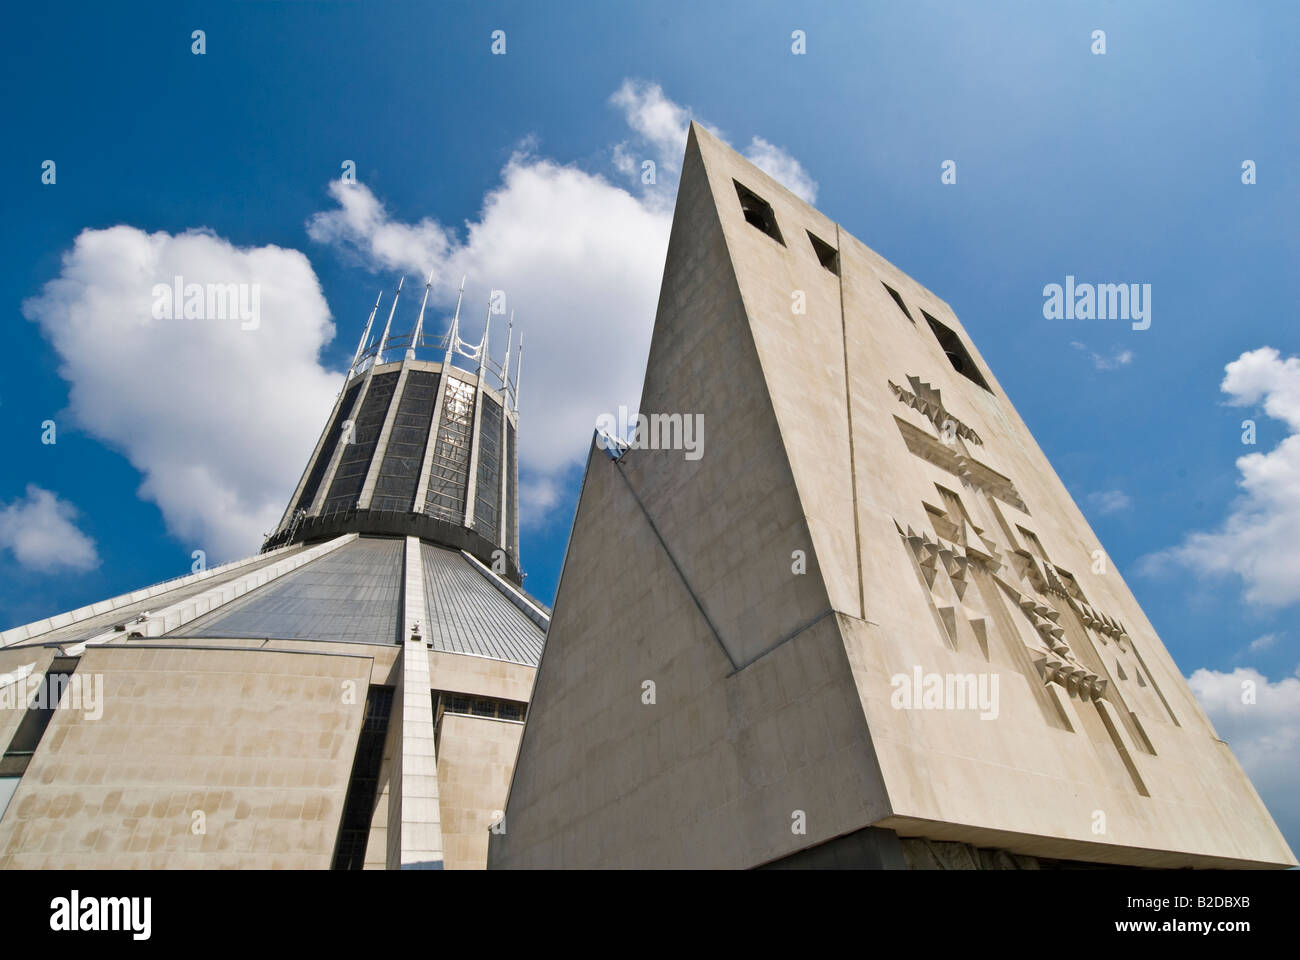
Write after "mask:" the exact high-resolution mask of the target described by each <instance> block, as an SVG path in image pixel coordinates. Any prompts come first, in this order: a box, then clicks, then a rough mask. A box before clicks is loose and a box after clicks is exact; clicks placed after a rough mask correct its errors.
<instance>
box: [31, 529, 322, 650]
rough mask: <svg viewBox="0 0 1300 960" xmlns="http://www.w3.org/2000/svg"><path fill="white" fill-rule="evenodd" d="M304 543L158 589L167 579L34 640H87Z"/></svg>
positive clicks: (288, 554)
mask: <svg viewBox="0 0 1300 960" xmlns="http://www.w3.org/2000/svg"><path fill="white" fill-rule="evenodd" d="M303 549H304V548H303V545H302V544H295V545H294V546H293V547H290V548H289V549H287V550H277V551H275V553H272V554H267V555H266V556H259V557H257V558H255V559H249V560H247V561H245V562H242V563H231V564H226V565H224V566H223V567H217V568H213V569H212V571H211V573H210V574H209V575H208V576H204V577H201V578H194V577H190V576H186V577H178V578H177V585H176V587H175V588H174V589H171V590H167V589H159V588H163V587H165V586H166V582H164V583H161V584H156V585H154V586H153V587H150V588H147V589H149V590H157V591H158V592H156V593H154V594H153V595H152V596H149V597H145V598H143V599H140V600H137V601H134V602H132V603H127V604H123V605H122V606H119V607H116V608H114V609H111V610H106V611H105V612H104V613H100V614H95V615H94V616H90V617H86V618H85V619H82V620H78V621H76V622H74V623H70V624H68V625H67V626H63V627H57V628H55V629H53V630H46V631H44V632H41V633H34V634H33V635H32V637H31V640H32V642H34V643H60V644H63V643H76V642H78V641H80V640H87V639H89V638H91V637H93V636H96V635H98V634H101V633H104V632H106V631H108V630H112V629H113V628H114V627H115V626H117V625H118V624H123V623H130V622H131V621H133V620H135V619H137V618H138V617H139V616H140V615H141V614H142V613H144V612H146V611H149V610H161V609H162V608H163V607H167V606H171V605H172V604H174V603H177V602H179V601H181V600H185V599H187V598H189V597H193V596H197V595H198V594H200V593H203V592H204V591H207V590H211V589H212V588H213V587H217V586H220V585H221V584H223V583H226V582H228V581H230V580H234V579H235V578H237V577H242V576H244V575H246V574H249V573H252V572H253V571H255V570H258V569H260V568H261V567H265V566H268V565H270V564H272V563H276V562H278V561H280V560H284V559H285V558H287V557H291V556H293V555H294V554H296V553H300V552H301V551H302V550H303Z"/></svg>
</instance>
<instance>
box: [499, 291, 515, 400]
mask: <svg viewBox="0 0 1300 960" xmlns="http://www.w3.org/2000/svg"><path fill="white" fill-rule="evenodd" d="M514 336H515V312H514V311H513V310H511V311H510V325H509V326H508V327H506V362H505V363H503V364H502V365H501V396H502V397H503V398H504V397H505V395H506V382H507V381H508V380H509V379H510V343H511V341H512V340H514Z"/></svg>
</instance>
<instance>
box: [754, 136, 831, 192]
mask: <svg viewBox="0 0 1300 960" xmlns="http://www.w3.org/2000/svg"><path fill="white" fill-rule="evenodd" d="M744 154H745V156H746V157H747V158H748V159H749V162H750V163H752V164H753V165H754V166H756V167H758V169H760V170H762V171H763V172H764V173H766V174H767V175H768V176H769V177H771V178H772V179H773V180H776V181H777V182H779V183H781V184H783V185H784V186H785V188H786V189H787V190H789V191H790V192H791V193H793V194H794V195H795V196H798V197H802V198H803V199H804V200H807V201H808V202H809V203H816V202H817V181H816V180H814V179H813V178H812V177H810V176H809V175H808V171H807V170H805V169H804V168H803V164H801V163H800V162H799V161H798V160H796V159H795V158H794V157H792V156H791V155H790V154H788V153H786V152H785V151H784V150H783V149H781V148H780V147H778V146H774V145H773V144H770V143H768V142H767V141H766V140H764V139H763V138H762V137H755V138H754V139H753V140H751V141H749V146H748V147H746V148H745V150H744Z"/></svg>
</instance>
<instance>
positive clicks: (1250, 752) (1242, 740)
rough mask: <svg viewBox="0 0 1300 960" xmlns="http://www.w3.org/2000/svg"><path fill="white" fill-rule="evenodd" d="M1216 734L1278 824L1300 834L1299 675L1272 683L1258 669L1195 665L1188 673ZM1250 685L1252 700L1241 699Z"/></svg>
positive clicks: (1291, 833)
mask: <svg viewBox="0 0 1300 960" xmlns="http://www.w3.org/2000/svg"><path fill="white" fill-rule="evenodd" d="M1187 682H1188V684H1189V685H1190V686H1191V688H1192V692H1193V693H1194V694H1195V695H1196V699H1197V700H1198V701H1200V704H1201V706H1202V707H1204V708H1205V712H1206V713H1207V714H1208V715H1209V717H1210V722H1211V723H1213V724H1214V728H1215V730H1217V731H1218V734H1219V736H1220V737H1222V738H1223V739H1224V740H1226V741H1228V745H1229V746H1230V747H1231V748H1232V752H1233V753H1234V754H1235V755H1236V757H1237V759H1238V760H1240V761H1241V765H1242V767H1243V768H1244V769H1245V771H1246V773H1247V774H1249V775H1250V779H1251V781H1252V782H1253V783H1254V784H1255V789H1256V790H1258V791H1259V794H1260V796H1261V797H1262V798H1263V800H1264V803H1265V804H1266V805H1267V806H1268V808H1269V812H1270V813H1272V814H1273V817H1274V819H1276V820H1277V823H1278V827H1279V828H1281V830H1282V832H1283V833H1284V834H1286V835H1287V836H1288V839H1289V840H1290V842H1291V843H1292V845H1295V844H1296V842H1297V840H1298V839H1300V679H1297V678H1296V677H1284V678H1283V679H1281V680H1279V681H1278V682H1277V683H1272V682H1270V681H1269V679H1268V678H1267V677H1265V676H1264V675H1263V674H1261V673H1260V672H1259V671H1257V670H1253V669H1250V668H1248V667H1238V668H1237V669H1236V670H1233V671H1232V672H1231V673H1220V672H1218V671H1216V670H1205V669H1201V670H1197V671H1196V672H1195V673H1193V674H1192V675H1191V676H1190V677H1189V678H1188V681H1187ZM1246 685H1250V687H1251V688H1253V691H1254V700H1255V702H1254V703H1243V702H1242V696H1243V692H1244V690H1245V689H1246Z"/></svg>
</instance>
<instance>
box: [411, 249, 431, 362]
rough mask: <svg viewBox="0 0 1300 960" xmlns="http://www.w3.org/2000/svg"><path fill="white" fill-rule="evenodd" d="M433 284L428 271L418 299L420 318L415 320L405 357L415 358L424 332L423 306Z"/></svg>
mask: <svg viewBox="0 0 1300 960" xmlns="http://www.w3.org/2000/svg"><path fill="white" fill-rule="evenodd" d="M431 286H433V271H432V270H430V271H429V279H428V280H426V281H424V299H423V300H422V301H420V318H419V319H418V320H416V321H415V333H413V334H412V335H411V345H410V346H409V347H407V348H406V359H407V360H414V359H415V348H416V347H417V346H419V343H420V337H421V336H422V335H423V334H424V308H425V305H426V304H428V302H429V288H430V287H431Z"/></svg>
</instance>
